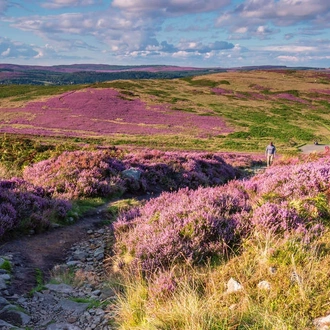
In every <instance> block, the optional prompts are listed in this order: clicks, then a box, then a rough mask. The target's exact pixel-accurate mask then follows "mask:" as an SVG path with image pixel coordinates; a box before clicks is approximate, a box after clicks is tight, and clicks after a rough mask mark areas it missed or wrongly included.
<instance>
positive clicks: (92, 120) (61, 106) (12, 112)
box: [0, 70, 330, 153]
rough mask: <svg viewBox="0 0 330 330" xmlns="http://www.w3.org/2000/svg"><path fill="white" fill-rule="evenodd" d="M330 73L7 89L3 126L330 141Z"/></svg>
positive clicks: (124, 141)
mask: <svg viewBox="0 0 330 330" xmlns="http://www.w3.org/2000/svg"><path fill="white" fill-rule="evenodd" d="M329 83H330V73H328V72H327V71H311V70H306V71H303V70H296V71H295V70H277V71H275V70H273V71H272V70H267V71H242V72H239V71H232V72H223V73H215V74H209V75H203V76H196V77H194V78H192V77H186V78H181V79H172V80H152V79H151V80H122V81H113V82H108V83H107V82H104V83H98V84H91V85H68V86H25V85H21V86H17V88H13V87H12V86H6V85H3V86H1V87H0V107H1V113H0V132H3V133H10V134H19V135H22V134H28V135H30V136H31V135H32V136H38V137H40V136H48V137H50V136H55V137H72V138H79V139H82V140H83V139H87V138H92V139H98V141H102V143H103V144H105V145H109V144H110V145H135V146H143V147H152V148H157V149H166V150H169V149H175V150H178V149H183V150H204V151H205V150H209V151H261V150H263V149H264V147H265V145H266V144H267V143H268V141H269V140H274V142H275V143H276V145H277V147H278V149H279V150H281V151H282V152H283V153H288V152H289V153H290V152H296V151H297V150H299V147H300V146H302V145H304V144H306V143H312V141H313V140H318V141H321V142H322V143H328V142H329V141H330V133H329V130H330V121H329V120H330V116H329V99H330V88H329Z"/></svg>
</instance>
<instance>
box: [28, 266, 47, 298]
mask: <svg viewBox="0 0 330 330" xmlns="http://www.w3.org/2000/svg"><path fill="white" fill-rule="evenodd" d="M35 278H36V286H35V287H34V288H33V289H32V290H30V292H29V296H30V297H32V296H33V295H34V293H35V292H40V291H42V290H44V289H45V285H44V275H43V273H42V271H41V269H39V268H36V269H35Z"/></svg>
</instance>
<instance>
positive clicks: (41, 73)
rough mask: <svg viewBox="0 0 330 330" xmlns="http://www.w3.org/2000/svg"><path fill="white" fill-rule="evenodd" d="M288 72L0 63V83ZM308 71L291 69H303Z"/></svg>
mask: <svg viewBox="0 0 330 330" xmlns="http://www.w3.org/2000/svg"><path fill="white" fill-rule="evenodd" d="M258 69H260V70H276V69H290V68H288V67H286V66H271V65H263V66H248V67H239V68H227V69H226V68H221V67H215V68H195V67H179V66H168V65H139V66H129V65H108V64H72V65H54V66H30V65H16V64H0V84H18V85H24V84H28V85H69V84H86V83H96V82H104V81H112V80H118V79H157V78H159V79H174V78H183V77H189V76H197V75H205V74H209V73H218V72H227V71H236V70H244V71H246V70H258ZM306 69H311V68H295V70H306Z"/></svg>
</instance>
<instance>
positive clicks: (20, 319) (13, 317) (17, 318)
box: [0, 305, 31, 326]
mask: <svg viewBox="0 0 330 330" xmlns="http://www.w3.org/2000/svg"><path fill="white" fill-rule="evenodd" d="M12 308H13V306H11V305H8V306H7V307H6V308H4V309H3V310H2V311H1V312H0V319H1V320H3V321H6V322H8V323H11V324H13V325H15V326H26V325H27V324H28V323H29V322H30V320H31V318H30V316H29V315H27V314H25V313H23V312H21V311H19V310H16V309H12Z"/></svg>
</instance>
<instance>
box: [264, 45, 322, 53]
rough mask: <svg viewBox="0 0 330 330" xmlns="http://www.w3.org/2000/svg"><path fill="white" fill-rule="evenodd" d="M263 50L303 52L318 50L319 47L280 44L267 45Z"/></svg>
mask: <svg viewBox="0 0 330 330" xmlns="http://www.w3.org/2000/svg"><path fill="white" fill-rule="evenodd" d="M263 50H267V51H278V52H287V53H302V52H312V51H316V50H317V49H316V48H315V47H312V46H296V45H285V46H282V45H278V46H267V47H264V48H263Z"/></svg>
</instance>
